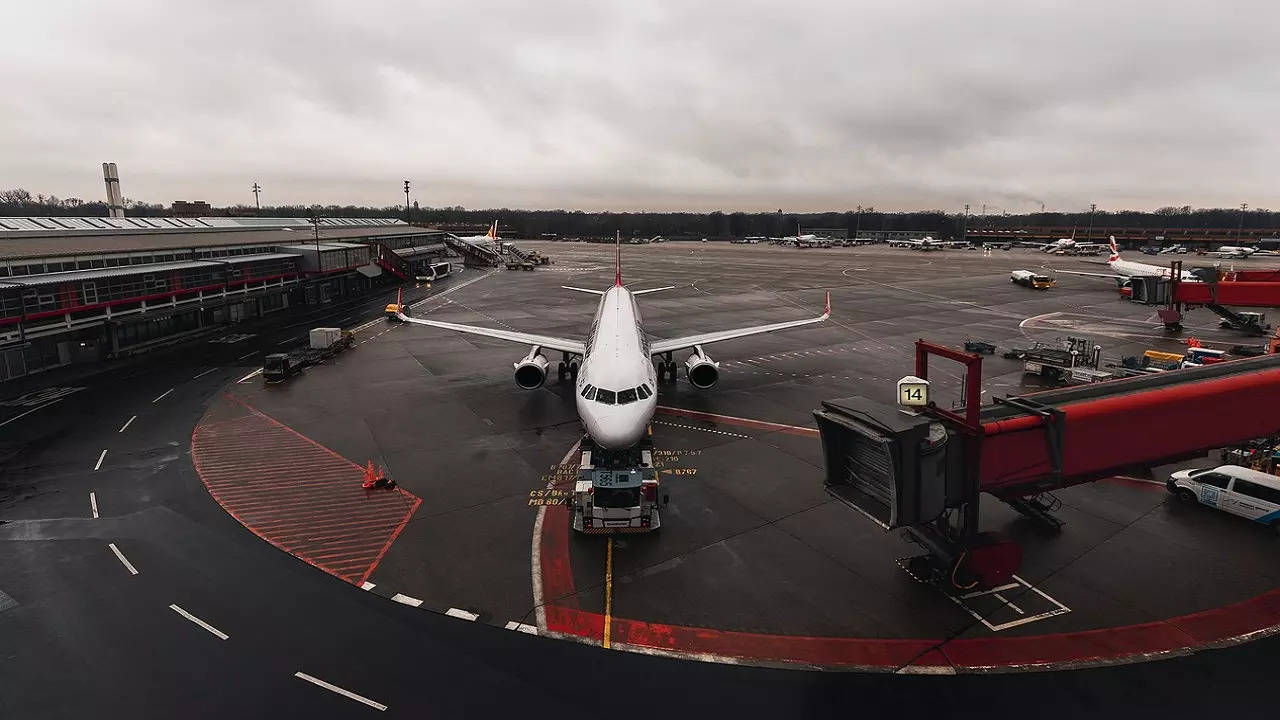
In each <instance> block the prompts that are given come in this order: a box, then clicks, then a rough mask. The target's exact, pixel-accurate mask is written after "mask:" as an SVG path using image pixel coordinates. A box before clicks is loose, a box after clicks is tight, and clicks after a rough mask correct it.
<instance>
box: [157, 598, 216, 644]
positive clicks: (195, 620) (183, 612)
mask: <svg viewBox="0 0 1280 720" xmlns="http://www.w3.org/2000/svg"><path fill="white" fill-rule="evenodd" d="M169 609H170V610H172V611H174V612H176V613H178V614H179V615H181V616H182V617H184V618H186V619H188V620H190V621H191V622H193V623H195V624H197V625H199V626H200V627H202V628H204V629H205V630H208V631H209V632H210V633H211V634H213V635H215V636H216V637H217V638H218V639H219V640H226V639H227V634H226V633H224V632H222V631H221V630H219V629H218V628H216V627H214V626H212V625H210V624H209V623H207V622H205V621H203V620H201V619H200V618H198V617H196V616H195V615H192V614H191V613H189V612H187V611H186V610H183V609H182V608H180V607H178V606H177V605H170V606H169Z"/></svg>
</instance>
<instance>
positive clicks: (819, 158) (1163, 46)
mask: <svg viewBox="0 0 1280 720" xmlns="http://www.w3.org/2000/svg"><path fill="white" fill-rule="evenodd" d="M4 21H5V25H6V32H5V33H4V36H3V38H4V39H3V42H0V67H3V68H4V69H5V72H4V74H3V76H4V77H5V78H6V80H7V82H6V87H5V90H6V91H5V92H4V94H3V100H0V189H2V188H9V187H17V186H21V187H25V188H27V189H28V190H30V191H32V192H33V193H34V192H43V193H53V194H56V195H58V196H60V197H68V196H76V197H80V198H83V199H101V198H102V197H103V196H104V192H103V185H102V180H101V163H102V162H103V161H114V162H116V163H118V164H119V166H120V175H121V178H122V187H123V190H124V194H125V196H126V197H132V198H136V199H139V200H148V201H151V202H162V203H165V204H168V203H170V202H172V201H173V200H175V199H204V200H208V201H210V202H212V203H214V204H228V203H235V202H246V203H250V204H251V203H252V201H253V196H252V194H250V192H249V185H250V184H251V183H252V182H253V181H255V180H257V181H258V182H260V183H261V184H262V186H263V188H264V191H263V195H262V199H263V202H264V203H272V204H274V203H339V204H347V203H354V204H379V205H381V204H393V203H397V202H403V197H404V196H403V194H402V192H401V182H400V181H401V180H402V179H404V178H409V179H410V180H412V181H413V197H414V199H416V200H418V201H419V202H421V203H422V204H424V205H430V206H442V205H464V206H466V207H471V208H483V207H541V208H554V207H566V208H582V209H619V210H627V209H631V210H636V209H654V210H669V209H689V210H710V209H724V210H730V209H741V210H770V209H777V208H779V207H781V208H784V209H787V210H795V211H803V210H828V209H834V210H841V209H845V208H851V207H853V206H854V205H858V204H861V205H874V206H876V207H877V208H881V209H917V208H946V209H957V208H959V207H960V206H962V205H963V204H964V203H966V202H967V203H971V204H972V205H973V206H974V210H975V211H976V210H977V209H978V208H979V206H980V205H981V204H983V203H986V204H987V205H988V206H989V211H991V212H995V211H1000V210H1004V211H1008V212H1027V211H1038V210H1039V208H1040V203H1041V202H1044V203H1045V204H1046V205H1047V207H1048V208H1049V209H1059V210H1077V209H1080V208H1087V206H1088V204H1089V203H1090V202H1096V203H1098V205H1099V207H1100V208H1107V209H1118V208H1123V207H1133V208H1155V207H1158V206H1162V205H1183V204H1190V205H1195V206H1236V205H1238V204H1239V203H1241V202H1248V203H1249V204H1250V206H1251V207H1259V206H1261V207H1276V206H1280V200H1276V199H1274V196H1275V194H1276V193H1277V191H1278V190H1280V3H1275V2H1256V3H1239V2H1237V3H1228V2H1187V1H1184V0H1176V1H1173V2H1170V1H1168V0H1165V1H1163V2H1128V1H1125V0H1108V1H1107V2H1092V1H1089V2H1085V1H1081V0H1073V1H1071V2H1038V1H1036V0H1017V1H1016V2H995V1H991V0H986V1H984V2H978V3H966V2H959V1H957V0H912V2H909V3H899V2H880V3H859V2H851V1H848V0H844V1H839V0H836V1H832V2H806V1H797V0H787V1H786V2H783V1H782V0H777V1H774V2H757V1H755V0H717V1H715V2H698V1H697V0H678V1H674V2H667V1H665V0H664V1H656V0H626V1H624V2H605V1H603V0H597V1H595V2H590V1H587V2H565V1H562V0H537V1H536V2H529V1H528V0H516V1H512V2H485V1H483V0H469V1H465V2H463V1H460V0H451V1H449V2H435V1H430V2H426V1H419V2H373V1H370V2H351V0H335V1H329V0H324V1H321V0H305V1H299V2H286V1H282V0H268V1H265V2H264V1H263V0H254V1H253V2H241V1H240V0H218V2H180V1H179V0H116V1H115V2H111V3H70V2H60V1H54V0H41V1H40V2H20V3H9V4H8V5H7V6H6V8H5V11H4Z"/></svg>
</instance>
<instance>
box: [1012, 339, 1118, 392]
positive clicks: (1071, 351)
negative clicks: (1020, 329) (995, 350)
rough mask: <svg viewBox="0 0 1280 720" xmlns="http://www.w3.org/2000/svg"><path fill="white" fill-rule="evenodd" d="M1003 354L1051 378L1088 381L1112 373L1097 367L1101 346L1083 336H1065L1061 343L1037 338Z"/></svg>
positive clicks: (1030, 372)
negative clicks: (1027, 345) (1058, 345)
mask: <svg viewBox="0 0 1280 720" xmlns="http://www.w3.org/2000/svg"><path fill="white" fill-rule="evenodd" d="M1004 357H1006V358H1009V359H1014V360H1022V361H1023V364H1022V369H1023V371H1024V372H1026V373H1027V374H1030V375H1040V376H1042V377H1045V378H1048V379H1049V380H1053V381H1063V382H1081V383H1090V382H1097V381H1099V380H1109V379H1111V378H1112V377H1115V375H1114V374H1113V373H1110V372H1107V371H1106V370H1100V369H1098V366H1099V365H1100V364H1101V362H1102V346H1101V345H1091V343H1090V342H1089V340H1088V339H1087V338H1078V337H1068V338H1067V339H1066V340H1064V341H1062V343H1061V347H1053V346H1051V345H1046V344H1045V343H1041V342H1037V343H1036V344H1035V345H1034V346H1032V347H1030V348H1026V349H1017V348H1015V349H1012V350H1009V351H1008V352H1005V353H1004Z"/></svg>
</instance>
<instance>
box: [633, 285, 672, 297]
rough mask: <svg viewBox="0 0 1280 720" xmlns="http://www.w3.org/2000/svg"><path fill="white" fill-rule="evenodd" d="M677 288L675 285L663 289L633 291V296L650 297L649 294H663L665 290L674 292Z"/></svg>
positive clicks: (665, 286)
mask: <svg viewBox="0 0 1280 720" xmlns="http://www.w3.org/2000/svg"><path fill="white" fill-rule="evenodd" d="M675 287H676V286H675V285H664V286H663V287H656V288H649V289H647V290H632V291H631V294H632V295H648V294H649V293H656V292H661V291H663V290H672V289H674V288H675Z"/></svg>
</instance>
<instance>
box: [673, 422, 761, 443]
mask: <svg viewBox="0 0 1280 720" xmlns="http://www.w3.org/2000/svg"><path fill="white" fill-rule="evenodd" d="M653 424H654V425H666V426H667V427H675V428H684V429H685V430H701V431H702V432H709V433H715V434H717V435H728V436H729V437H736V438H747V439H748V440H750V439H751V436H750V435H739V434H738V433H731V432H725V431H723V430H712V429H711V428H702V427H696V426H694V425H681V424H680V423H671V422H664V421H662V420H654V421H653Z"/></svg>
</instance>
